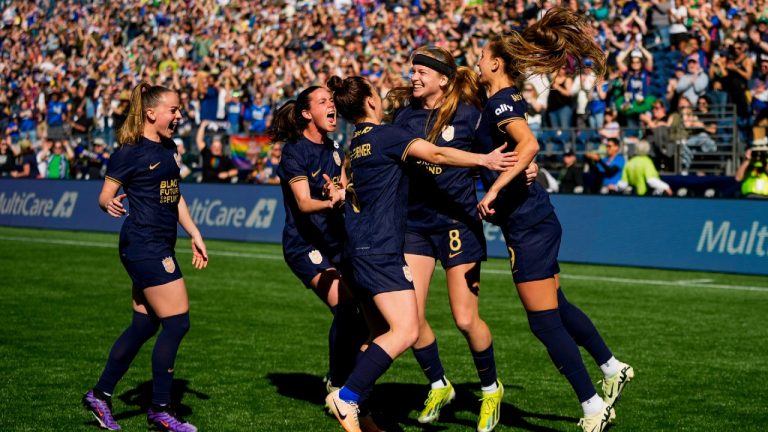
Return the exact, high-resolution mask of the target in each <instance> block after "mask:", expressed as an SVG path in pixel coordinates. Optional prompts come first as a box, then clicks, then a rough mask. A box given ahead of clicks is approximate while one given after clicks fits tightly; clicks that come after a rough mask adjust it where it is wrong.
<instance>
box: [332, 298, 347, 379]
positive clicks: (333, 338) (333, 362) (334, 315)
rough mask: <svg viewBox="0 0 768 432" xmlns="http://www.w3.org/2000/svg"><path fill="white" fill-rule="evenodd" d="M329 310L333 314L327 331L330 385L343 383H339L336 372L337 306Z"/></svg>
mask: <svg viewBox="0 0 768 432" xmlns="http://www.w3.org/2000/svg"><path fill="white" fill-rule="evenodd" d="M329 309H330V310H331V313H332V314H333V321H331V328H329V329H328V375H329V378H330V380H331V384H338V383H341V382H344V381H339V376H338V373H337V372H336V333H337V331H336V329H337V328H338V326H337V325H336V311H337V306H330V307H329Z"/></svg>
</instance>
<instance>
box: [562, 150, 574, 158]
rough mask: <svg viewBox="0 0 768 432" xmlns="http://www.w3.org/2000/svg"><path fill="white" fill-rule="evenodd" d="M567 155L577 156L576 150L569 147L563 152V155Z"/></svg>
mask: <svg viewBox="0 0 768 432" xmlns="http://www.w3.org/2000/svg"><path fill="white" fill-rule="evenodd" d="M566 156H576V152H574V151H573V150H572V149H567V150H566V151H565V153H563V157H566Z"/></svg>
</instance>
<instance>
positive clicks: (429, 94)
mask: <svg viewBox="0 0 768 432" xmlns="http://www.w3.org/2000/svg"><path fill="white" fill-rule="evenodd" d="M411 72H412V74H411V85H412V86H413V97H415V98H417V99H420V100H421V101H422V102H424V101H427V100H435V99H436V98H439V97H441V96H442V95H443V89H442V86H445V85H446V84H448V77H446V76H445V75H443V74H441V73H440V72H437V71H436V70H434V69H430V68H428V67H426V66H423V65H415V66H413V68H412V69H411Z"/></svg>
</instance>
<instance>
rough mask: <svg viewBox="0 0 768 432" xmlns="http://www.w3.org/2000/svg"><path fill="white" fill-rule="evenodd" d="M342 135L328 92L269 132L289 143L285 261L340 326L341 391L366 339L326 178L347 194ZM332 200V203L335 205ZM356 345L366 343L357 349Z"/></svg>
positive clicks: (332, 333) (334, 373)
mask: <svg viewBox="0 0 768 432" xmlns="http://www.w3.org/2000/svg"><path fill="white" fill-rule="evenodd" d="M335 130H336V108H335V106H334V104H333V98H332V97H331V93H330V92H329V91H328V89H326V88H325V87H320V86H312V87H309V88H307V89H306V90H304V91H302V92H301V93H299V95H298V97H297V98H296V100H291V101H288V102H287V103H285V104H284V105H283V106H282V107H280V109H279V110H278V111H277V113H276V115H275V117H274V120H273V122H272V126H271V128H270V130H269V133H270V136H271V138H272V140H273V141H276V142H284V144H283V151H282V156H281V159H280V164H279V165H278V168H277V175H278V176H279V177H280V188H281V189H282V192H283V203H284V206H285V227H284V228H283V241H282V244H283V256H284V257H285V262H286V263H287V264H288V267H289V268H290V269H291V271H293V273H294V274H295V275H296V276H297V277H298V278H299V279H300V280H301V281H302V282H303V283H304V285H305V286H306V287H307V288H310V289H312V290H313V291H314V292H315V294H317V296H318V297H319V298H320V300H322V301H323V302H324V303H325V304H326V305H327V306H328V308H329V309H330V310H331V313H333V315H334V319H333V321H332V323H331V328H330V330H329V334H328V347H329V366H330V367H329V369H330V376H329V377H328V378H329V380H328V383H327V384H328V388H329V389H330V388H332V387H339V386H340V385H341V383H343V382H344V381H345V380H346V378H347V376H348V375H349V373H350V372H351V370H352V367H353V365H354V359H355V356H356V355H357V352H358V351H359V348H360V345H361V343H362V339H364V338H365V336H367V331H365V332H362V339H361V338H360V337H358V335H361V327H363V328H364V327H365V326H364V324H363V322H362V318H359V322H358V321H356V319H358V317H359V314H358V313H357V306H356V303H355V302H354V301H353V299H352V296H351V294H350V293H349V291H348V290H347V289H346V288H345V287H344V284H343V283H341V274H340V272H339V265H340V261H341V248H342V243H343V240H344V218H343V212H342V211H341V210H339V209H337V208H336V207H337V204H339V203H338V202H337V201H334V200H333V199H332V198H334V197H335V196H336V195H335V194H334V195H331V196H330V197H328V196H327V193H326V191H324V187H325V185H326V180H325V177H326V176H327V177H328V178H330V179H332V182H333V183H335V184H338V185H339V186H340V187H344V186H346V184H347V179H346V174H345V173H344V169H343V167H344V151H343V149H341V148H340V146H339V144H338V143H336V142H335V141H333V140H332V139H330V138H328V136H327V134H328V133H329V132H333V131H335ZM329 198H330V199H329ZM358 339H360V340H359V341H358Z"/></svg>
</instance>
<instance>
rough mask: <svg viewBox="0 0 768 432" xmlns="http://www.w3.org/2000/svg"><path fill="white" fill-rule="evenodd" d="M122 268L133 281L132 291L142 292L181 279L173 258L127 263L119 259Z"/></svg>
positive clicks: (177, 263)
mask: <svg viewBox="0 0 768 432" xmlns="http://www.w3.org/2000/svg"><path fill="white" fill-rule="evenodd" d="M120 261H122V262H123V267H125V270H126V271H127V272H128V276H130V277H131V280H132V281H133V289H135V290H143V289H144V288H149V287H153V286H158V285H164V284H167V283H169V282H173V281H175V280H178V279H181V278H182V276H181V269H180V268H179V262H178V261H176V257H175V256H168V257H165V258H155V259H148V260H139V261H129V260H126V259H121V260H120Z"/></svg>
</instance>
